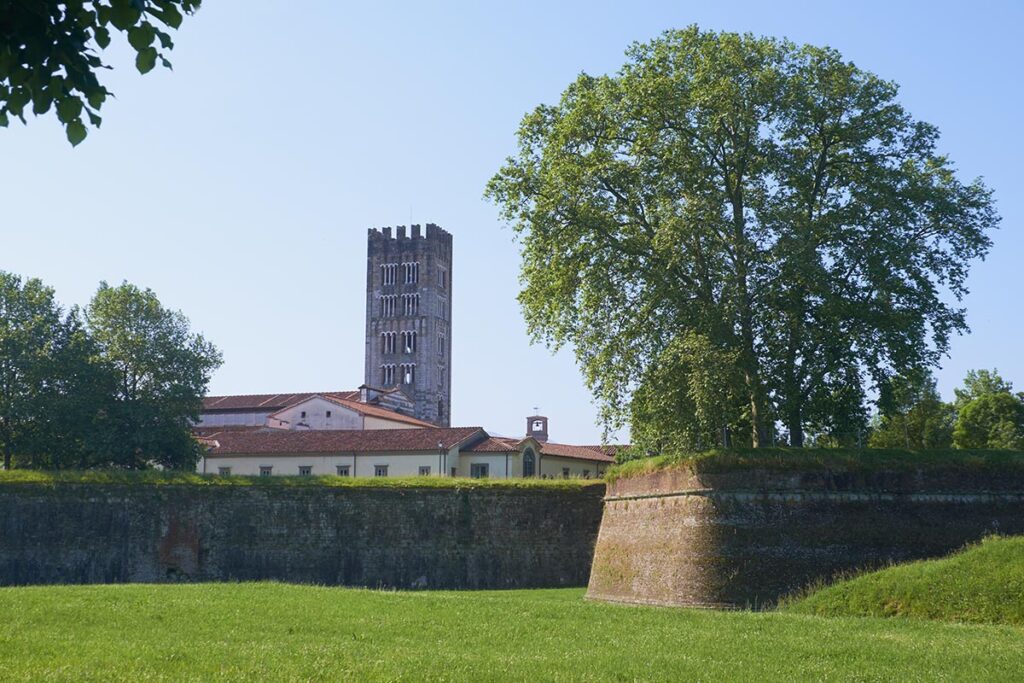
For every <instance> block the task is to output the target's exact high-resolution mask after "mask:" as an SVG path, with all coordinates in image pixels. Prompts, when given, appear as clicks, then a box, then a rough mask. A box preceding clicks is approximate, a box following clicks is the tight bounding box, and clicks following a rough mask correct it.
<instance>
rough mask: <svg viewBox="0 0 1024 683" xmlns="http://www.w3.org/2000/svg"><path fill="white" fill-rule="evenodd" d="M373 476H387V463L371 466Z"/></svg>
mask: <svg viewBox="0 0 1024 683" xmlns="http://www.w3.org/2000/svg"><path fill="white" fill-rule="evenodd" d="M373 476H375V477H386V476H388V466H387V465H374V466H373Z"/></svg>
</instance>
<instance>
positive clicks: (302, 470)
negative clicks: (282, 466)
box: [299, 465, 313, 477]
mask: <svg viewBox="0 0 1024 683" xmlns="http://www.w3.org/2000/svg"><path fill="white" fill-rule="evenodd" d="M311 474H313V466H312V465H299V476H300V477H308V476H310V475H311Z"/></svg>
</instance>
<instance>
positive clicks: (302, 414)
mask: <svg viewBox="0 0 1024 683" xmlns="http://www.w3.org/2000/svg"><path fill="white" fill-rule="evenodd" d="M299 417H302V418H304V417H306V411H305V410H303V411H302V413H301V414H300V415H299Z"/></svg>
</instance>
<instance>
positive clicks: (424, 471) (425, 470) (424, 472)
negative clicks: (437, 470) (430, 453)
mask: <svg viewBox="0 0 1024 683" xmlns="http://www.w3.org/2000/svg"><path fill="white" fill-rule="evenodd" d="M420 476H421V477H427V476H430V465H420Z"/></svg>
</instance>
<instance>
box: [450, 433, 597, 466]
mask: <svg viewBox="0 0 1024 683" xmlns="http://www.w3.org/2000/svg"><path fill="white" fill-rule="evenodd" d="M525 440H526V439H511V438H508V437H504V436H492V437H490V438H488V439H486V440H484V441H481V442H480V443H478V444H476V445H474V446H473V447H472V448H467V449H466V450H467V451H469V452H472V453H509V452H512V451H518V450H519V448H520V446H521V445H522V443H523V442H524V441H525ZM537 443H538V444H540V454H541V455H542V456H543V455H553V456H557V457H560V458H573V459H576V460H593V461H596V462H608V463H612V462H615V458H614V457H613V456H611V455H609V454H607V453H605V452H603V451H601V450H599V447H595V446H570V445H568V444H562V443H551V442H550V441H549V442H540V441H538V442H537Z"/></svg>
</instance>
